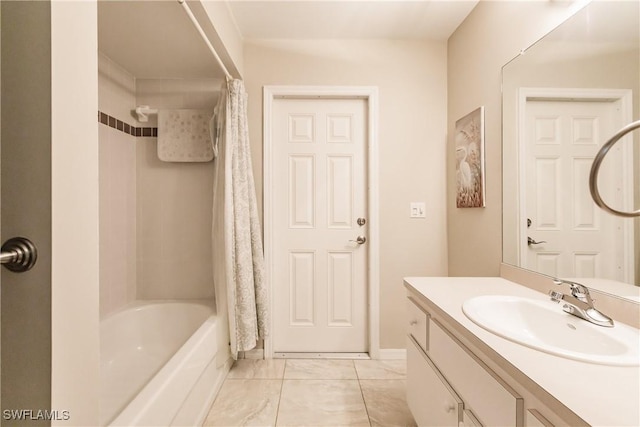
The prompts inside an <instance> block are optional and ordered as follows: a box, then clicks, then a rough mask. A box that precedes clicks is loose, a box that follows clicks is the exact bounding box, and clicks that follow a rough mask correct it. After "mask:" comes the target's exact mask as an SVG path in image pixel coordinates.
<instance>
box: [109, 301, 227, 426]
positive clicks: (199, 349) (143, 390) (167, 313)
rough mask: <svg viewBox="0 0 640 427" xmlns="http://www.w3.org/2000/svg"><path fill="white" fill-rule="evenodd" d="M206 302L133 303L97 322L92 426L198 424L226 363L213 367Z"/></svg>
mask: <svg viewBox="0 0 640 427" xmlns="http://www.w3.org/2000/svg"><path fill="white" fill-rule="evenodd" d="M217 334H218V331H217V324H216V317H215V314H214V310H213V308H212V304H210V303H205V302H174V301H137V302H135V303H134V304H132V305H130V306H128V307H126V308H125V309H123V310H121V311H118V312H116V313H114V314H112V315H109V316H108V317H107V318H105V319H104V320H102V321H101V322H100V379H101V390H100V424H101V425H103V426H106V425H110V426H140V425H144V426H170V425H188V426H195V425H201V424H202V422H203V421H204V418H205V417H206V414H207V410H208V409H209V406H210V405H211V403H212V402H213V399H214V398H215V396H216V394H217V392H218V390H219V388H220V385H221V384H222V381H223V380H224V377H225V375H226V373H227V371H228V370H229V366H230V361H228V362H226V363H224V364H223V365H222V366H220V367H218V366H216V365H217V363H216V354H217V346H218V344H217V342H218V337H217Z"/></svg>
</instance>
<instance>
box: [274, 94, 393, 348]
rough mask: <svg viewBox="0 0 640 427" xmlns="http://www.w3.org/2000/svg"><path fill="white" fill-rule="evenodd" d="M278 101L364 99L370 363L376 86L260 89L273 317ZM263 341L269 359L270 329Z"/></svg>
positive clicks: (376, 335) (376, 247)
mask: <svg viewBox="0 0 640 427" xmlns="http://www.w3.org/2000/svg"><path fill="white" fill-rule="evenodd" d="M278 98H299V99H314V98H315V99H317V98H325V99H364V100H366V102H367V106H366V113H365V117H366V120H367V155H366V159H365V164H366V168H367V210H368V240H367V245H368V252H367V281H368V283H367V295H368V301H367V303H368V310H367V317H368V322H367V326H368V347H369V356H370V357H371V359H378V358H379V357H380V267H379V266H380V262H379V261H380V230H379V227H380V224H379V212H378V205H379V196H378V188H379V181H378V88H377V87H376V86H264V88H263V119H262V120H263V122H262V124H263V129H262V131H263V205H264V220H263V223H264V256H265V270H266V271H265V273H266V278H267V283H268V286H269V292H268V294H269V307H270V309H271V310H270V311H271V313H273V297H274V295H273V286H271V283H272V276H273V256H272V254H273V234H272V233H273V204H272V203H273V202H272V192H271V189H272V188H273V186H272V183H273V173H274V171H273V159H272V154H273V139H272V119H273V116H272V112H273V103H274V101H275V100H276V99H278ZM270 322H271V325H270V326H271V327H270V331H271V335H270V336H269V337H267V338H266V339H265V341H264V357H265V359H271V358H273V356H274V352H273V336H274V334H276V333H277V331H275V330H274V329H273V316H271V320H270Z"/></svg>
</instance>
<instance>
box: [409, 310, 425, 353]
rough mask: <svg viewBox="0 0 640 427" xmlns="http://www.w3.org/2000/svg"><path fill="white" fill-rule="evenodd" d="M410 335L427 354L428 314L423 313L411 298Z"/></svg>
mask: <svg viewBox="0 0 640 427" xmlns="http://www.w3.org/2000/svg"><path fill="white" fill-rule="evenodd" d="M408 304H409V334H410V335H411V336H412V337H413V338H415V340H416V342H417V343H418V344H419V345H420V347H422V349H423V350H424V351H425V352H426V351H427V350H428V349H427V343H428V340H427V321H428V316H427V313H425V312H424V311H422V309H421V308H420V307H419V306H418V304H417V303H416V302H415V301H414V300H413V298H409V303H408Z"/></svg>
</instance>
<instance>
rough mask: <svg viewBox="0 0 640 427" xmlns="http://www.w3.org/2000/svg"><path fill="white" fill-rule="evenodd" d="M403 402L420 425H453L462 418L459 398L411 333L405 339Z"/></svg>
mask: <svg viewBox="0 0 640 427" xmlns="http://www.w3.org/2000/svg"><path fill="white" fill-rule="evenodd" d="M407 403H408V405H409V409H410V410H411V413H412V414H413V418H414V419H415V420H416V423H417V424H418V426H420V427H428V426H433V427H444V426H455V427H457V426H458V423H459V422H460V421H461V420H462V410H463V405H462V400H461V399H460V398H459V397H458V395H457V394H456V393H455V392H454V391H453V389H452V388H451V387H450V386H449V385H448V384H447V382H446V380H445V379H444V378H443V377H442V375H441V374H440V372H438V370H437V368H436V367H435V366H434V365H433V364H432V363H431V361H430V360H429V358H428V357H427V356H426V355H425V354H424V353H423V352H422V351H421V350H420V347H419V346H418V344H417V343H416V341H415V339H413V338H411V336H409V337H408V342H407Z"/></svg>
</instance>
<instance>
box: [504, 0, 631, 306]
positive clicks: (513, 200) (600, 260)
mask: <svg viewBox="0 0 640 427" xmlns="http://www.w3.org/2000/svg"><path fill="white" fill-rule="evenodd" d="M639 5H640V3H639V2H636V1H630V2H625V1H616V2H608V1H602V2H592V3H589V4H588V5H586V6H585V7H584V8H583V9H581V10H580V11H579V12H577V13H576V14H575V15H574V16H572V17H571V18H569V19H568V20H567V21H565V22H564V23H563V24H562V25H560V26H559V27H557V28H556V29H555V30H553V31H552V32H550V33H549V34H548V35H546V36H545V37H544V38H542V39H541V40H539V41H538V42H537V43H535V44H534V45H533V46H531V47H529V48H528V49H526V50H524V51H523V52H522V54H521V55H519V56H518V57H517V58H515V59H513V60H512V61H510V62H509V63H508V64H506V65H505V66H504V67H503V73H502V79H503V81H502V83H503V93H502V103H503V108H502V109H503V112H502V125H503V141H502V143H503V261H504V262H505V263H507V264H511V265H515V266H519V267H522V268H525V269H528V270H533V271H536V272H539V273H542V274H546V275H549V276H553V277H562V278H568V279H574V280H576V281H579V282H581V283H584V284H586V285H587V286H590V287H592V288H594V289H599V290H601V291H605V292H609V293H614V294H616V295H620V296H624V297H629V298H631V299H634V300H636V301H640V298H639V296H640V287H638V285H639V284H640V265H639V264H640V220H639V219H638V218H635V219H628V218H620V217H616V216H613V215H611V214H609V213H606V212H605V211H603V210H601V209H600V208H598V207H597V206H596V205H595V203H594V202H593V200H592V199H591V195H590V192H589V184H588V180H589V172H590V170H591V164H592V163H593V158H594V157H595V155H596V153H597V152H598V150H599V148H600V147H601V146H602V145H603V144H604V143H605V142H606V141H607V140H608V139H609V138H610V137H611V136H612V135H614V134H615V133H616V132H617V131H618V130H619V129H620V128H622V127H623V126H625V125H626V124H628V123H631V122H632V121H636V120H639V119H640V97H639V93H640V8H639ZM639 134H640V131H635V132H633V133H630V134H628V135H627V136H626V137H625V138H624V139H623V140H621V141H620V142H619V143H618V144H616V146H615V147H614V149H612V150H611V151H610V152H609V154H608V155H607V157H606V158H605V161H604V163H603V165H602V167H601V168H600V174H599V180H598V183H599V189H600V193H601V194H602V195H603V198H604V200H605V201H606V202H607V204H609V205H610V206H612V207H615V208H617V209H620V210H625V211H631V210H634V209H637V207H638V206H640V137H639ZM631 285H635V286H631Z"/></svg>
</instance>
